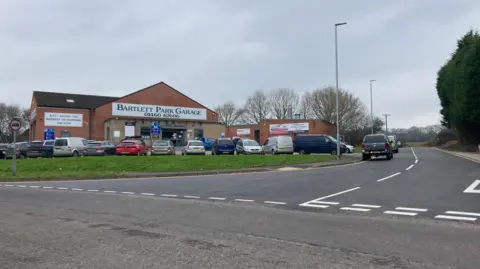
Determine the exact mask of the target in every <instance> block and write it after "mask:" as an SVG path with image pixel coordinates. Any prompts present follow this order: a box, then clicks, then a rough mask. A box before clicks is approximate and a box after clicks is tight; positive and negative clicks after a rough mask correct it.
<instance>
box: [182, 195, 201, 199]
mask: <svg viewBox="0 0 480 269" xmlns="http://www.w3.org/2000/svg"><path fill="white" fill-rule="evenodd" d="M183 197H184V198H188V199H200V196H192V195H185V196H183Z"/></svg>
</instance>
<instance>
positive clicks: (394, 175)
mask: <svg viewBox="0 0 480 269" xmlns="http://www.w3.org/2000/svg"><path fill="white" fill-rule="evenodd" d="M400 174H401V172H398V173H395V174H393V175H389V176H388V177H384V178H381V179H378V180H377V182H382V181H384V180H385V179H389V178H392V177H396V176H398V175H400Z"/></svg>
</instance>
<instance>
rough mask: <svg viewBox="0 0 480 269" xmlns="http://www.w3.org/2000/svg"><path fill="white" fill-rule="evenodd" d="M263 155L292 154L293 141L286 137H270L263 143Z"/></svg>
mask: <svg viewBox="0 0 480 269" xmlns="http://www.w3.org/2000/svg"><path fill="white" fill-rule="evenodd" d="M262 148H263V152H264V153H265V154H273V155H275V154H293V150H294V149H293V140H292V137H290V136H287V135H280V136H271V137H269V138H267V140H265V143H263V146H262Z"/></svg>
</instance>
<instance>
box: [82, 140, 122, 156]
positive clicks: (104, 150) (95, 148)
mask: <svg viewBox="0 0 480 269" xmlns="http://www.w3.org/2000/svg"><path fill="white" fill-rule="evenodd" d="M116 153H117V151H116V147H115V145H114V144H113V143H112V142H110V141H94V142H89V143H88V144H87V148H86V149H85V153H84V155H85V156H108V155H115V154H116Z"/></svg>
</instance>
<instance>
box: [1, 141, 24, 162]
mask: <svg viewBox="0 0 480 269" xmlns="http://www.w3.org/2000/svg"><path fill="white" fill-rule="evenodd" d="M27 150H28V142H18V143H15V149H14V148H13V143H12V144H10V145H9V146H8V148H7V150H6V151H5V155H6V158H7V159H11V158H13V155H14V154H15V158H17V159H23V158H26V157H27Z"/></svg>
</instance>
